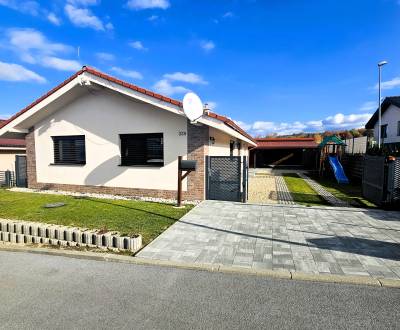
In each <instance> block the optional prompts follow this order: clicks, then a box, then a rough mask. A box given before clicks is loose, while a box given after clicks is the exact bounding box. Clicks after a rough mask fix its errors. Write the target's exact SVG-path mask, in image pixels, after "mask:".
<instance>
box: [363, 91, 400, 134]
mask: <svg viewBox="0 0 400 330" xmlns="http://www.w3.org/2000/svg"><path fill="white" fill-rule="evenodd" d="M391 105H395V106H396V107H398V108H400V96H389V97H386V98H385V99H384V100H383V102H382V106H381V108H382V114H384V113H385V111H386V110H387V109H388V108H389V107H390V106H391ZM378 117H379V109H377V110H376V111H375V113H374V114H373V115H372V117H371V118H370V120H368V123H366V124H365V128H366V129H373V128H374V126H375V124H376V122H377V121H378V120H379V118H378Z"/></svg>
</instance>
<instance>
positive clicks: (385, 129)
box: [381, 124, 388, 139]
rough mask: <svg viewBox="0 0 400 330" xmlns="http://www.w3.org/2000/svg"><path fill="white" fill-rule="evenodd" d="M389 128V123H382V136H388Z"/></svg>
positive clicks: (384, 137)
mask: <svg viewBox="0 0 400 330" xmlns="http://www.w3.org/2000/svg"><path fill="white" fill-rule="evenodd" d="M387 128H388V124H385V125H381V138H382V139H386V138H387Z"/></svg>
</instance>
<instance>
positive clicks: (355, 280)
mask: <svg viewBox="0 0 400 330" xmlns="http://www.w3.org/2000/svg"><path fill="white" fill-rule="evenodd" d="M0 251H8V252H25V253H33V254H43V255H52V256H60V257H67V258H75V259H84V260H94V261H107V262H118V263H126V264H133V265H144V266H161V267H173V268H178V269H188V270H201V271H208V272H215V273H223V274H238V275H252V276H261V277H269V278H279V279H286V280H298V281H312V282H325V283H341V284H356V285H368V286H376V287H386V288H398V289H400V280H396V279H382V278H379V279H375V278H373V277H369V276H347V275H331V274H308V273H300V272H290V271H285V270H268V269H265V270H262V269H258V270H256V269H249V268H243V267H233V266H224V265H217V264H216V265H213V264H197V263H178V262H172V261H168V260H153V259H146V258H139V257H132V256H127V255H118V254H112V253H100V252H90V251H76V250H71V249H70V250H64V249H62V248H57V249H50V248H44V247H36V246H21V245H14V244H10V243H2V244H0Z"/></svg>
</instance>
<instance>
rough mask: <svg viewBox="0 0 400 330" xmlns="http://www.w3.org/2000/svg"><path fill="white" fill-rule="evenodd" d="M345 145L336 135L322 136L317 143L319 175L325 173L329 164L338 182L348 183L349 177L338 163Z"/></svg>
mask: <svg viewBox="0 0 400 330" xmlns="http://www.w3.org/2000/svg"><path fill="white" fill-rule="evenodd" d="M345 147H346V144H345V143H344V142H343V141H342V140H341V139H340V138H339V137H337V136H336V135H331V136H326V137H324V139H323V140H322V142H321V143H320V145H319V148H320V160H319V175H320V176H321V177H322V176H323V175H324V174H325V173H326V171H327V166H328V164H329V165H330V167H331V169H332V171H333V174H334V176H335V178H336V181H337V182H338V183H343V184H347V183H349V179H348V178H347V176H346V174H345V173H344V170H343V166H342V164H341V163H340V158H341V155H342V154H343V152H344V148H345Z"/></svg>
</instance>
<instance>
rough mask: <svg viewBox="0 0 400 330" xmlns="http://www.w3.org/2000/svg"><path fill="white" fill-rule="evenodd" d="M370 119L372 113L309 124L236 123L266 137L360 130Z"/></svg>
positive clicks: (308, 122)
mask: <svg viewBox="0 0 400 330" xmlns="http://www.w3.org/2000/svg"><path fill="white" fill-rule="evenodd" d="M370 117H371V114H370V113H366V114H350V115H344V114H341V113H338V114H335V115H333V116H329V117H327V118H325V119H323V120H311V121H307V122H301V121H295V122H273V121H255V122H253V123H245V122H240V121H236V123H237V124H238V125H239V126H241V127H242V128H243V129H245V130H246V131H248V132H250V133H251V134H253V135H256V136H265V135H270V134H276V135H290V134H296V133H302V132H307V133H310V132H322V131H326V130H339V129H352V128H360V127H364V125H365V123H366V122H367V121H368V120H369V118H370Z"/></svg>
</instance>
